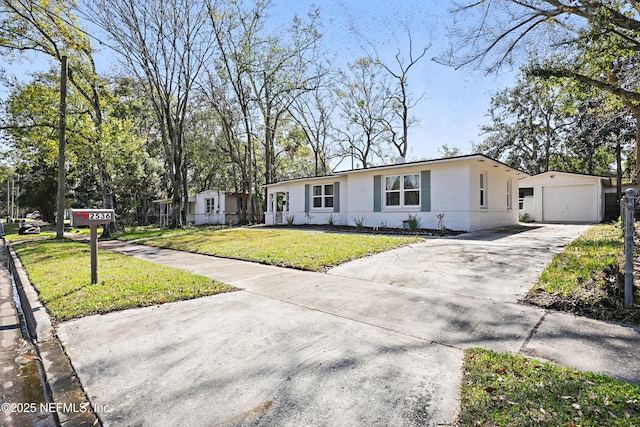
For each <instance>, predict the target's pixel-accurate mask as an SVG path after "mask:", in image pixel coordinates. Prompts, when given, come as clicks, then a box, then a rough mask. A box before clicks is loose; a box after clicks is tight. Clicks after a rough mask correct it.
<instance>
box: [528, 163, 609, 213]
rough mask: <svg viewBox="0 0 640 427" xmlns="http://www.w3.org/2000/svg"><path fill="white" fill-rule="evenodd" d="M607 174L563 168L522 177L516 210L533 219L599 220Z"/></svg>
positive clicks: (602, 209)
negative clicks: (593, 173) (581, 172)
mask: <svg viewBox="0 0 640 427" xmlns="http://www.w3.org/2000/svg"><path fill="white" fill-rule="evenodd" d="M610 184H611V178H607V177H602V176H593V175H581V174H576V173H567V172H556V171H550V172H544V173H541V174H538V175H533V176H527V177H522V178H521V179H520V182H519V187H520V189H519V208H520V209H519V210H520V213H522V214H527V215H528V216H529V218H531V219H532V220H534V221H537V222H576V223H580V222H582V223H596V222H601V221H602V220H603V219H604V216H605V190H604V187H605V186H607V185H610Z"/></svg>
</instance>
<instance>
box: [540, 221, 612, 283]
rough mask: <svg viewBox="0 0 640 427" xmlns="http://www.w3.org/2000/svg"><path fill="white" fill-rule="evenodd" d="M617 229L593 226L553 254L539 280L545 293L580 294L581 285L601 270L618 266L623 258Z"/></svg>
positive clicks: (608, 225) (609, 226)
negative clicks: (560, 250)
mask: <svg viewBox="0 0 640 427" xmlns="http://www.w3.org/2000/svg"><path fill="white" fill-rule="evenodd" d="M622 252H623V241H622V235H621V231H620V228H619V227H617V226H615V225H611V224H607V225H596V226H594V227H592V228H590V229H589V230H587V231H586V232H585V233H584V234H583V235H582V236H580V237H579V238H578V239H576V240H574V241H573V242H571V243H570V244H569V245H567V248H566V249H565V251H564V252H562V253H561V254H558V255H556V256H555V258H554V259H553V261H552V262H551V264H549V266H548V267H547V268H546V269H545V271H544V272H543V273H542V275H541V276H540V279H539V280H538V286H539V287H542V288H544V289H545V290H546V291H547V292H549V293H553V294H560V295H562V296H568V295H572V294H575V293H580V292H582V291H583V289H584V286H583V285H584V284H585V283H587V282H589V280H591V279H592V278H593V277H595V276H597V275H599V274H601V273H602V272H603V270H605V269H607V268H609V269H617V268H618V266H619V265H620V263H621V262H622V263H624V259H623V253H622Z"/></svg>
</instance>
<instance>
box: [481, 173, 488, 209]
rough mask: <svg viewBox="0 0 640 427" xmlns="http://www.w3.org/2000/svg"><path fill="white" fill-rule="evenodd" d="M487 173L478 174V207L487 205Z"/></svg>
mask: <svg viewBox="0 0 640 427" xmlns="http://www.w3.org/2000/svg"><path fill="white" fill-rule="evenodd" d="M486 187H487V175H486V174H484V173H481V174H480V207H481V208H486V207H487V188H486Z"/></svg>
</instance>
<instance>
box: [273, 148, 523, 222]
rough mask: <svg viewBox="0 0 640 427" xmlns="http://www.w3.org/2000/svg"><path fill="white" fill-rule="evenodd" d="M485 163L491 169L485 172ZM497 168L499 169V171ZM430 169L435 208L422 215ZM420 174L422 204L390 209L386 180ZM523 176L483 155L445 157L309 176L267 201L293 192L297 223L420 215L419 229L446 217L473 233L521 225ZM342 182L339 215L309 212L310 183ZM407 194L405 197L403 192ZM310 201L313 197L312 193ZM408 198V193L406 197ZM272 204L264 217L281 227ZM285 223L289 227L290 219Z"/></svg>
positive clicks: (286, 185) (287, 185) (276, 188)
mask: <svg viewBox="0 0 640 427" xmlns="http://www.w3.org/2000/svg"><path fill="white" fill-rule="evenodd" d="M485 165H486V169H483V168H484V167H485ZM494 166H496V167H494ZM425 171H429V177H428V179H429V186H428V188H429V189H430V197H429V199H430V210H429V211H428V212H425V211H422V209H421V206H422V205H423V204H424V202H425V200H424V194H423V192H422V189H424V188H425V185H426V184H427V183H426V182H422V181H423V179H427V177H426V176H425V175H423V172H425ZM481 171H484V173H485V174H486V177H487V182H486V189H485V191H486V193H485V194H486V196H487V197H488V203H487V207H486V209H481V207H480V205H479V204H480V195H479V173H480V172H481ZM412 174H415V175H419V176H420V188H421V191H420V205H419V206H385V192H384V188H385V177H387V176H395V175H412ZM519 174H520V173H518V172H517V171H514V170H513V169H510V168H508V167H507V166H504V165H501V164H499V163H497V162H494V161H492V160H490V159H488V158H486V157H482V156H477V157H476V156H470V157H469V158H457V159H451V160H449V159H443V160H440V161H427V162H424V163H415V164H406V165H398V166H395V165H394V166H388V167H382V168H373V169H367V170H357V171H347V172H338V173H336V175H334V176H330V177H322V178H309V179H301V180H296V181H289V182H282V183H278V184H272V185H269V186H268V187H267V188H268V191H267V192H268V195H267V197H268V199H267V200H268V201H269V200H271V201H272V200H273V198H272V197H273V195H275V194H276V193H279V192H282V193H287V192H288V194H289V200H290V204H289V208H290V211H289V212H288V213H287V215H288V216H290V217H293V218H294V223H295V224H327V223H328V221H329V218H333V219H334V221H335V222H336V223H337V224H341V225H350V226H354V225H356V222H357V221H362V222H363V223H364V225H365V226H367V227H398V228H400V227H402V225H403V221H404V220H407V219H408V218H409V215H412V216H413V215H416V216H417V217H418V218H419V220H420V226H421V227H422V228H427V229H438V228H439V218H438V215H444V218H443V223H444V226H445V227H446V228H448V229H452V230H463V231H473V230H477V229H481V228H489V227H497V226H502V225H509V224H517V222H518V209H517V208H518V204H517V194H518V182H517V176H518V175H519ZM377 175H379V176H380V186H381V194H380V198H381V206H380V212H375V209H374V177H375V176H377ZM509 180H511V197H512V201H511V208H508V206H507V181H509ZM335 182H340V202H339V203H340V211H339V212H333V210H331V209H314V208H313V204H312V203H311V201H309V212H305V185H309V192H310V193H312V188H313V186H314V185H325V184H332V183H335ZM403 194H405V195H406V193H403ZM310 197H312V196H311V195H310ZM407 197H408V195H407ZM273 206H274V205H273V202H271V206H270V207H269V208H268V209H267V212H266V213H265V218H266V223H267V224H268V225H271V224H275V223H276V217H277V216H276V213H275V212H273ZM282 223H284V224H286V221H283V222H282Z"/></svg>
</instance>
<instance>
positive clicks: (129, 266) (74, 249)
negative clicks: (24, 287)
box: [14, 240, 234, 320]
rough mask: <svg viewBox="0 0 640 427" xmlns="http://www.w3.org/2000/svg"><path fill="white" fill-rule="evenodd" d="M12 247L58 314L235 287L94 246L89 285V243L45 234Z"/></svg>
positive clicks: (162, 300) (61, 316) (116, 307)
mask: <svg viewBox="0 0 640 427" xmlns="http://www.w3.org/2000/svg"><path fill="white" fill-rule="evenodd" d="M14 248H15V250H16V253H17V254H18V256H19V257H20V259H21V261H22V263H23V264H24V266H25V268H26V269H27V272H28V274H29V279H30V280H31V282H32V283H33V285H34V286H35V287H36V289H37V290H38V292H39V293H40V300H41V301H42V302H43V303H44V304H45V305H46V306H47V308H48V310H49V312H50V313H51V315H52V316H53V317H54V318H55V319H57V320H67V319H71V318H74V317H82V316H87V315H90V314H97V313H106V312H109V311H114V310H122V309H126V308H132V307H142V306H148V305H154V304H162V303H165V302H171V301H177V300H184V299H190V298H196V297H201V296H205V295H214V294H218V293H221V292H228V291H231V290H234V288H233V287H231V286H229V285H225V284H223V283H220V282H218V281H215V280H212V279H209V278H207V277H204V276H200V275H196V274H192V273H189V272H187V271H183V270H177V269H173V268H170V267H165V266H162V265H159V264H155V263H152V262H149V261H144V260H140V259H137V258H133V257H128V256H126V255H121V254H116V253H113V252H109V251H106V250H98V283H97V284H94V285H92V284H91V283H90V282H91V269H90V266H91V260H90V249H89V246H88V245H85V244H82V243H76V242H73V241H70V240H43V241H37V242H25V243H20V244H16V245H14Z"/></svg>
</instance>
